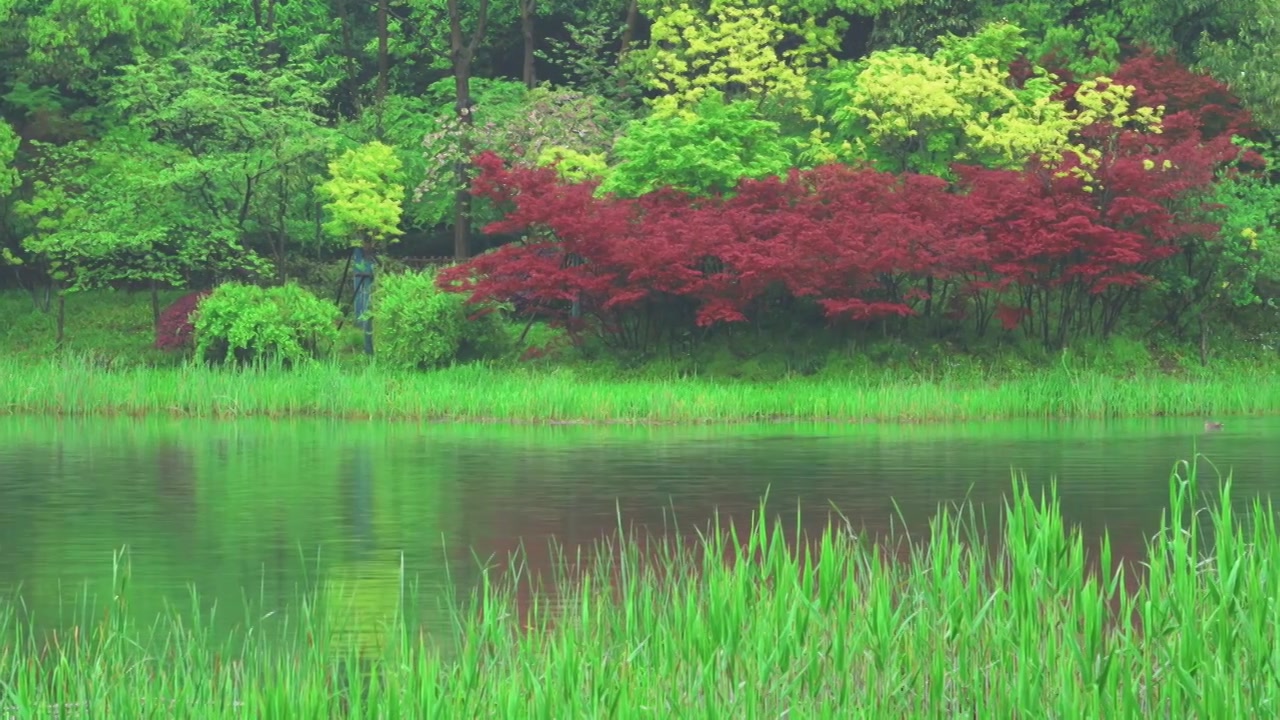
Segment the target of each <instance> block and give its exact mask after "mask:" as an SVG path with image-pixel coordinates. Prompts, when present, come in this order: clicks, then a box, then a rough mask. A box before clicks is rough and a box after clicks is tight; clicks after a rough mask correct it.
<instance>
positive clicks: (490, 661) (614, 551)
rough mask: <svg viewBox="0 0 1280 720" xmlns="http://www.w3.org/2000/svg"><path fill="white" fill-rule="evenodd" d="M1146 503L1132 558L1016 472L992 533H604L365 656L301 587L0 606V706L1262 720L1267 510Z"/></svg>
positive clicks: (1269, 702) (1185, 498)
mask: <svg viewBox="0 0 1280 720" xmlns="http://www.w3.org/2000/svg"><path fill="white" fill-rule="evenodd" d="M1169 497H1170V508H1169V510H1168V512H1167V513H1166V514H1165V515H1164V519H1163V521H1162V523H1161V527H1160V528H1159V530H1158V532H1156V534H1154V535H1153V536H1152V537H1151V539H1150V542H1149V548H1148V551H1149V554H1148V557H1147V559H1146V564H1145V566H1139V565H1137V564H1133V563H1131V562H1130V561H1124V562H1113V559H1112V558H1111V550H1110V544H1109V542H1108V541H1107V540H1106V538H1105V537H1104V538H1103V539H1102V540H1101V542H1100V543H1094V542H1093V541H1092V540H1091V539H1086V538H1084V537H1082V535H1081V534H1080V533H1079V531H1078V530H1076V529H1074V528H1071V527H1066V526H1065V525H1064V522H1063V519H1062V514H1061V511H1060V508H1059V505H1058V503H1057V500H1056V499H1055V496H1054V494H1053V493H1052V492H1051V493H1049V494H1047V495H1044V496H1039V497H1036V496H1033V495H1032V493H1031V492H1030V491H1029V490H1028V489H1027V485H1026V483H1025V480H1024V481H1015V483H1014V492H1013V493H1012V494H1011V495H1010V498H1011V499H1010V500H1009V501H1008V503H1007V504H1006V507H1005V510H1004V512H1003V516H1002V517H1001V518H999V519H998V520H999V521H998V523H995V525H997V526H998V527H995V528H994V532H993V533H992V535H991V536H992V537H994V538H995V541H994V542H989V539H990V538H989V537H988V534H987V531H989V530H992V529H993V528H991V527H989V526H987V525H986V522H985V519H984V518H982V517H979V516H977V514H976V513H975V512H974V511H973V510H972V507H968V508H966V507H959V508H942V509H940V511H939V513H938V515H937V516H936V519H935V520H934V521H933V523H932V524H931V526H930V531H929V534H928V536H927V537H922V538H917V539H915V540H914V541H912V540H911V539H910V538H906V537H905V536H902V535H899V536H898V537H897V538H896V539H891V540H888V541H879V542H877V541H871V540H869V539H867V538H863V537H859V536H857V535H855V534H853V533H852V532H850V531H849V529H848V528H847V524H842V523H840V522H838V521H837V522H833V523H830V524H829V525H828V526H827V528H826V530H825V532H823V533H822V535H821V537H817V538H798V537H792V536H789V535H787V534H786V533H784V532H783V531H782V530H781V524H780V523H776V522H775V523H774V524H772V525H771V524H770V523H769V522H768V521H767V519H766V518H765V517H764V516H763V515H760V516H757V517H756V518H755V520H754V522H753V523H752V525H751V527H750V529H749V530H746V531H745V532H744V533H743V534H741V535H739V534H738V533H737V532H736V531H735V530H733V529H731V528H727V527H720V526H718V525H715V524H713V526H712V527H709V528H708V529H707V530H706V531H705V532H703V533H701V534H700V535H699V536H698V539H697V541H696V542H692V543H684V542H682V541H681V540H679V539H678V537H679V536H678V535H673V536H670V537H668V538H666V539H660V540H657V541H655V543H653V544H650V545H649V546H648V548H647V549H642V546H641V544H640V543H639V542H636V541H635V540H636V539H635V538H630V537H628V536H627V535H625V534H623V533H620V534H619V535H618V536H617V538H616V540H615V542H613V543H612V544H611V545H609V546H608V547H605V548H603V550H602V551H601V552H599V553H597V554H595V555H593V556H592V557H594V560H593V561H586V562H583V563H580V564H579V563H577V562H574V563H570V562H564V563H562V564H561V568H562V572H561V574H560V576H559V577H558V578H556V579H555V580H556V582H557V583H559V585H558V586H559V588H560V594H559V601H558V602H555V603H552V602H549V601H548V600H547V598H548V597H549V596H548V595H546V594H542V593H535V594H534V595H533V597H534V598H535V599H534V600H533V601H532V602H530V603H526V606H524V607H520V606H518V603H517V597H518V593H519V592H520V590H521V588H522V587H523V588H529V587H534V588H535V589H536V587H537V586H538V583H536V582H535V581H534V580H533V579H531V578H528V577H523V576H522V575H521V573H519V572H514V573H508V574H506V575H502V576H499V575H497V574H494V575H487V576H486V580H485V582H484V583H483V584H482V585H481V586H480V587H478V588H477V589H476V590H475V592H474V593H473V595H472V599H471V602H470V603H461V604H454V605H450V607H451V608H452V609H453V612H452V615H451V617H452V624H451V627H452V632H451V633H449V634H448V636H446V637H436V638H428V637H425V636H424V635H422V634H420V633H419V632H418V631H416V630H415V629H414V625H413V623H412V622H411V621H410V620H407V619H406V613H405V612H403V611H399V610H397V611H395V612H394V616H393V617H389V618H386V620H387V622H386V623H385V624H383V625H381V626H379V627H380V628H381V630H380V631H379V632H380V634H381V637H382V641H381V642H380V643H375V647H374V648H373V649H372V650H370V649H369V647H370V644H369V643H368V642H366V641H361V642H360V643H359V647H362V648H364V650H363V652H362V651H360V650H358V649H354V648H356V646H355V645H353V644H351V643H349V642H344V641H343V640H342V638H343V637H344V636H343V635H341V634H339V633H335V632H333V630H334V627H335V625H334V620H333V618H334V617H339V616H340V613H335V612H334V611H333V610H332V608H330V609H326V608H325V607H324V600H323V599H322V595H321V594H314V595H309V596H305V597H304V598H303V600H302V601H301V602H300V603H299V605H298V607H297V608H295V609H293V610H292V611H290V612H284V611H278V612H265V611H264V612H262V613H261V618H262V619H261V621H260V622H259V623H257V624H256V625H255V626H253V627H249V628H246V629H245V631H244V632H242V633H239V634H238V635H237V637H236V639H234V640H231V639H227V638H222V637H214V636H212V634H211V633H210V632H209V630H208V629H207V628H208V627H209V625H210V623H209V617H208V613H203V614H202V613H201V612H200V610H199V607H200V606H199V602H198V600H194V601H193V609H192V610H191V611H190V612H189V613H186V614H183V613H178V612H176V611H175V612H174V613H172V614H171V615H169V616H167V617H165V618H162V619H161V620H159V621H157V622H155V623H153V624H148V625H142V624H138V623H137V622H136V621H135V619H134V618H131V617H130V615H129V612H128V609H127V599H128V592H127V589H126V588H124V587H121V588H118V589H117V591H116V592H115V593H114V596H113V598H112V599H111V601H110V602H109V604H108V607H107V608H106V610H105V611H104V612H101V613H99V612H97V611H96V610H93V609H92V608H91V606H90V605H89V604H87V603H85V604H82V605H81V612H80V618H79V620H78V621H77V622H76V623H75V624H74V625H73V626H71V627H69V628H68V629H66V630H64V631H63V632H61V633H58V634H56V635H52V636H46V635H41V634H39V633H37V632H36V631H34V630H33V629H32V628H33V627H34V626H33V625H32V624H31V623H30V622H29V621H28V620H26V619H25V618H24V617H23V616H22V614H21V612H20V608H17V607H15V606H8V607H5V608H4V609H3V610H2V611H0V633H3V637H4V638H5V641H4V643H3V645H0V716H4V715H5V714H6V713H8V714H10V715H13V716H15V717H24V718H25V717H55V716H56V717H63V718H65V717H130V718H151V717H156V718H158V717H165V718H169V717H200V718H220V717H228V718H231V717H235V718H246V717H249V718H267V717H290V718H295V717H333V718H336V717H343V718H392V717H424V718H463V717H465V718H515V717H520V718H525V717H528V718H570V717H572V718H587V717H593V718H594V717H613V718H648V717H663V718H666V717H706V718H766V717H768V718H778V717H805V718H848V717H865V718H880V717H884V718H903V717H993V718H997V717H998V718H1015V717H1016V718H1040V717H1044V718H1049V717H1054V718H1084V717H1106V718H1121V717H1126V718H1130V717H1131V718H1138V717H1144V718H1145V717H1175V716H1177V717H1185V716H1195V717H1206V718H1207V717H1214V718H1219V717H1221V718H1226V717H1233V718H1234V717H1239V718H1245V717H1250V718H1252V717H1274V716H1275V711H1276V703H1277V701H1278V700H1280V670H1277V668H1278V667H1280V665H1278V664H1277V660H1278V659H1280V658H1278V657H1277V655H1278V654H1280V623H1278V622H1277V620H1278V619H1280V618H1277V602H1276V596H1277V591H1278V590H1280V538H1278V536H1277V534H1276V523H1275V519H1274V512H1273V508H1272V506H1271V504H1270V503H1269V502H1267V503H1265V504H1264V503H1263V502H1262V501H1260V500H1258V501H1254V502H1253V503H1252V505H1251V510H1250V512H1249V513H1248V514H1247V515H1243V516H1241V515H1237V514H1236V511H1235V510H1233V503H1232V499H1231V492H1230V480H1229V479H1228V480H1227V482H1226V485H1225V489H1223V491H1222V492H1221V494H1220V496H1219V498H1218V499H1217V500H1216V501H1215V502H1213V503H1211V504H1206V505H1203V506H1202V505H1201V504H1200V501H1199V499H1198V498H1199V497H1200V495H1199V490H1198V484H1197V479H1196V467H1195V465H1194V463H1193V464H1183V465H1180V466H1179V467H1178V468H1177V469H1176V471H1175V472H1174V473H1173V474H1172V476H1171V479H1170V483H1169ZM575 566H576V567H575ZM515 567H516V568H517V569H518V568H519V565H518V564H517V565H516V566H515ZM126 570H127V568H125V567H123V566H122V567H121V568H120V569H119V572H118V576H119V577H120V578H121V582H120V584H121V585H122V586H123V585H125V584H126V583H125V582H124V580H127V577H128V573H127V571H126ZM408 587H409V584H408V583H407V582H405V580H404V579H403V578H402V579H401V581H400V588H399V589H398V590H397V589H395V588H393V589H392V590H390V592H400V594H401V595H402V597H405V596H409V595H411V591H409V590H406V588H408ZM412 605H413V603H412V602H405V603H403V604H401V605H400V607H401V608H407V607H410V606H412ZM264 610H265V609H264Z"/></svg>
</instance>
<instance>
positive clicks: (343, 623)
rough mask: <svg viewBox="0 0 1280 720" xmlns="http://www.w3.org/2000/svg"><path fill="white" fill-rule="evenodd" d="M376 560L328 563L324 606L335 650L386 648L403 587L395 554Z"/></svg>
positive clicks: (367, 651) (364, 652) (376, 650)
mask: <svg viewBox="0 0 1280 720" xmlns="http://www.w3.org/2000/svg"><path fill="white" fill-rule="evenodd" d="M381 556H382V557H381V558H380V559H378V560H373V559H368V560H362V561H359V562H355V563H343V564H341V565H335V566H331V567H330V568H329V570H328V572H327V577H326V578H325V580H324V590H325V594H324V609H325V619H326V626H327V627H328V629H329V631H330V633H331V635H330V638H329V639H330V642H332V643H333V644H334V646H335V648H334V649H335V650H338V651H339V652H358V653H360V654H361V655H363V656H365V657H368V656H372V655H377V654H379V653H381V652H383V651H384V650H386V649H388V648H387V640H388V639H389V638H391V637H393V635H394V633H393V630H394V628H395V625H394V623H396V622H397V621H398V620H400V619H401V617H402V615H401V606H400V605H401V600H402V597H401V595H402V593H403V591H404V590H405V588H404V583H403V578H402V577H401V575H400V571H401V566H400V557H399V555H398V554H393V553H381Z"/></svg>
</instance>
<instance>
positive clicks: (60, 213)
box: [15, 130, 267, 342]
mask: <svg viewBox="0 0 1280 720" xmlns="http://www.w3.org/2000/svg"><path fill="white" fill-rule="evenodd" d="M37 157H39V162H38V164H37V167H36V169H35V172H34V173H33V176H35V177H37V178H38V179H37V180H35V182H34V183H33V189H32V194H31V197H30V198H29V199H27V200H22V201H19V202H18V203H16V206H15V209H16V212H17V213H18V214H19V216H20V217H22V218H24V219H26V220H28V221H29V222H31V224H32V226H31V227H32V230H31V233H30V234H29V235H28V236H27V237H26V238H25V239H24V240H23V250H24V251H25V252H26V253H27V254H28V256H29V257H30V258H32V259H33V260H34V261H35V262H36V263H37V265H38V266H39V267H42V268H43V269H45V270H46V271H47V272H48V273H49V276H50V277H51V278H52V279H53V280H54V281H55V283H56V284H57V289H58V294H59V311H58V331H57V332H58V337H57V339H58V342H61V341H62V335H63V325H64V320H65V317H64V309H65V303H64V300H65V295H66V294H67V293H74V292H82V291H86V290H94V289H98V288H102V287H108V286H111V285H113V284H115V283H118V282H122V281H125V282H134V283H137V282H143V283H147V284H149V285H150V286H151V289H152V312H153V314H154V316H155V317H156V318H157V319H158V316H159V311H160V308H159V304H158V299H157V297H156V293H155V290H156V287H157V285H169V286H180V285H183V284H185V278H186V275H187V274H188V273H190V272H192V271H203V272H213V273H214V274H215V275H218V274H228V273H234V272H240V271H247V272H249V273H250V274H256V273H262V272H265V271H266V270H267V265H266V263H264V262H262V261H261V259H260V258H259V257H258V256H257V255H255V254H254V253H252V252H249V251H247V250H246V249H245V248H244V247H243V246H241V244H240V243H239V237H238V235H237V234H236V233H235V232H233V231H232V229H231V228H229V227H226V226H219V225H209V224H206V223H205V222H202V219H201V218H199V217H198V216H196V215H194V214H193V213H192V212H191V211H190V210H191V205H190V203H189V199H188V197H187V196H186V193H185V192H184V191H183V187H184V185H185V184H186V182H187V181H188V179H187V178H186V177H184V176H185V175H186V173H187V172H188V170H189V168H188V167H187V166H186V162H185V158H184V156H183V154H182V152H181V151H180V150H178V149H175V148H173V147H170V146H166V145H162V144H159V143H152V142H148V141H146V140H145V139H143V138H141V137H140V136H139V135H138V134H137V133H136V132H130V131H127V130H121V131H119V132H117V133H113V134H112V135H110V136H108V137H107V138H104V139H103V140H101V141H80V142H76V143H72V144H69V145H66V146H62V147H55V146H49V145H42V146H41V147H40V148H39V154H38V156H37Z"/></svg>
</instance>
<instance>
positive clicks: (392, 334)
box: [372, 270, 507, 370]
mask: <svg viewBox="0 0 1280 720" xmlns="http://www.w3.org/2000/svg"><path fill="white" fill-rule="evenodd" d="M372 314H373V328H374V333H375V335H376V342H375V347H376V348H377V355H378V362H379V363H384V364H386V365H388V366H390V367H394V368H399V369H405V370H409V369H426V368H432V367H439V366H441V365H446V364H448V363H450V362H454V361H458V360H473V359H477V358H482V357H492V356H495V355H498V354H501V353H502V352H503V351H504V350H505V349H506V347H505V346H506V340H507V336H506V334H505V333H504V332H503V328H502V324H501V315H500V313H499V312H498V308H496V307H495V306H493V305H489V306H479V307H477V306H471V305H468V304H467V303H466V298H465V297H463V296H461V295H458V294H455V293H448V292H445V291H443V290H441V289H440V288H439V287H437V285H436V273H435V271H434V270H426V271H423V272H405V273H398V274H394V275H380V276H379V277H378V281H377V284H376V285H375V286H374V301H373V311H372Z"/></svg>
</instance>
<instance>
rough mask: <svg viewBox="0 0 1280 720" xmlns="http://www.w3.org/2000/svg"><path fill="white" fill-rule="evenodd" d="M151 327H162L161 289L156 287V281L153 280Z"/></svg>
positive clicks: (157, 328)
mask: <svg viewBox="0 0 1280 720" xmlns="http://www.w3.org/2000/svg"><path fill="white" fill-rule="evenodd" d="M151 327H152V328H154V329H156V330H159V329H160V291H159V290H157V289H156V281H155V280H152V281H151Z"/></svg>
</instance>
